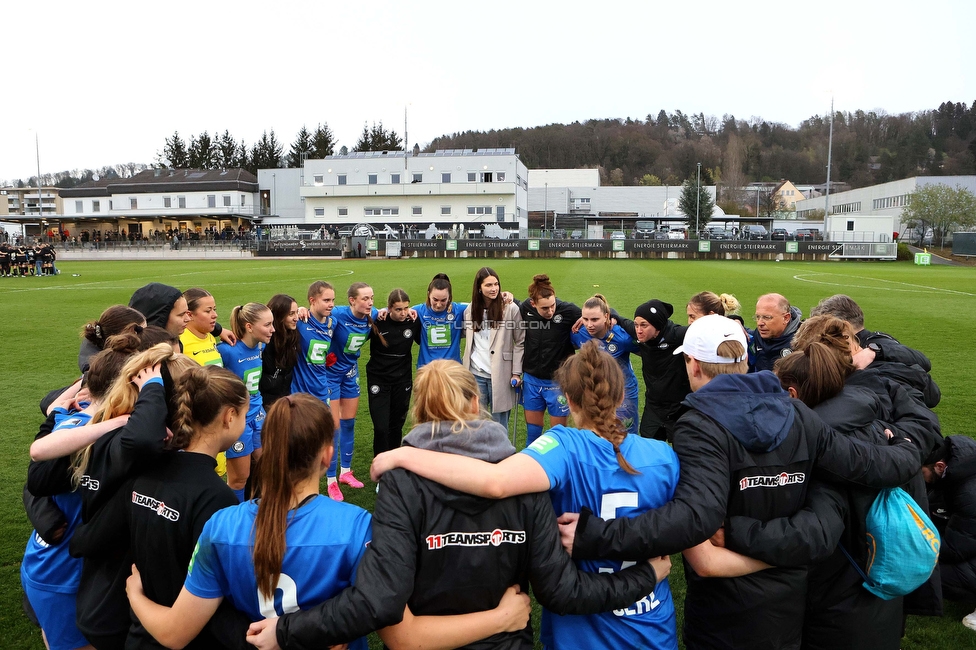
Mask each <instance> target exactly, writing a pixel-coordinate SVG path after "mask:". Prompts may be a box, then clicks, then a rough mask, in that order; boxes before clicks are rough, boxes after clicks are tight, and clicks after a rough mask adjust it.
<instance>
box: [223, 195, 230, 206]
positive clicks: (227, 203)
mask: <svg viewBox="0 0 976 650" xmlns="http://www.w3.org/2000/svg"><path fill="white" fill-rule="evenodd" d="M224 207H225V208H229V207H230V194H225V195H224Z"/></svg>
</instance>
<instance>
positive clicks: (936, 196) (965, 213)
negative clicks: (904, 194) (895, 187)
mask: <svg viewBox="0 0 976 650" xmlns="http://www.w3.org/2000/svg"><path fill="white" fill-rule="evenodd" d="M901 220H902V222H904V224H905V225H906V226H907V227H909V228H913V229H914V230H915V233H916V234H917V235H918V243H919V245H920V246H921V245H922V241H923V239H924V237H925V233H926V232H927V231H928V229H929V228H931V229H932V239H933V240H936V239H937V240H938V241H939V243H940V245H942V246H944V245H945V236H946V234H948V233H950V232H953V231H954V230H955V229H957V228H969V227H972V226H974V225H976V195H974V194H973V193H972V192H970V191H969V190H967V189H966V188H964V187H961V186H956V187H955V188H952V187H949V186H948V185H943V184H941V183H939V184H932V185H926V186H924V187H920V188H918V189H917V190H915V191H914V192H912V194H911V195H910V200H909V203H908V207H906V208H905V209H904V210H902V213H901Z"/></svg>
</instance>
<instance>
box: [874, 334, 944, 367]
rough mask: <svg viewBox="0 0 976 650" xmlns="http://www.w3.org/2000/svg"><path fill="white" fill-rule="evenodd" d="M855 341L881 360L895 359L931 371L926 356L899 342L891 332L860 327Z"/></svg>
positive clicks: (929, 362)
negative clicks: (870, 350) (874, 353)
mask: <svg viewBox="0 0 976 650" xmlns="http://www.w3.org/2000/svg"><path fill="white" fill-rule="evenodd" d="M857 342H858V343H859V344H860V345H861V347H862V348H871V349H872V350H874V351H875V352H876V353H877V355H878V359H880V360H881V361H896V362H898V363H903V364H905V365H906V366H913V365H917V366H919V367H921V368H922V370H924V371H925V372H931V371H932V362H931V361H929V358H928V357H927V356H925V355H924V354H922V353H921V352H919V351H918V350H915V349H914V348H910V347H908V346H907V345H904V344H902V343H899V342H898V339H896V338H895V337H893V336H892V335H891V334H885V333H884V332H873V331H871V330H865V329H862V330H861V331H860V332H858V333H857Z"/></svg>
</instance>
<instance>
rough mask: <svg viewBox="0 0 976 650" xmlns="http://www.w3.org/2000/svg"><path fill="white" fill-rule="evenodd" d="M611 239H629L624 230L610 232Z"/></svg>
mask: <svg viewBox="0 0 976 650" xmlns="http://www.w3.org/2000/svg"><path fill="white" fill-rule="evenodd" d="M610 239H627V234H626V233H625V232H624V231H623V230H614V231H613V232H612V233H610Z"/></svg>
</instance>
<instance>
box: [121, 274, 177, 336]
mask: <svg viewBox="0 0 976 650" xmlns="http://www.w3.org/2000/svg"><path fill="white" fill-rule="evenodd" d="M182 295H183V293H182V292H181V291H180V290H179V289H177V288H176V287H171V286H169V285H168V284H161V283H159V282H150V283H149V284H147V285H146V286H144V287H140V288H139V289H136V292H135V293H134V294H132V298H130V299H129V306H130V307H132V308H133V309H136V310H138V311H139V312H140V313H142V315H143V316H145V317H146V325H155V326H157V327H162V328H165V327H166V323H167V321H169V313H170V312H171V311H173V305H175V304H176V301H177V300H179V299H180V296H182Z"/></svg>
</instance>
